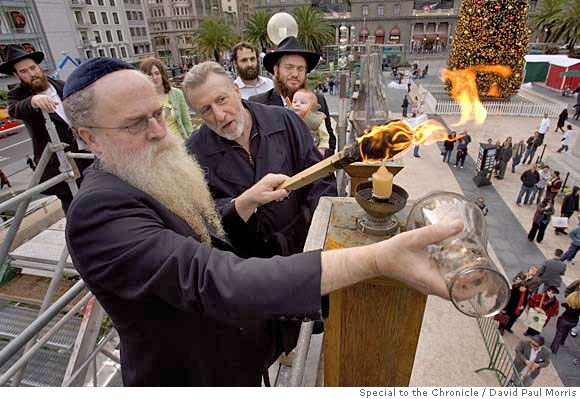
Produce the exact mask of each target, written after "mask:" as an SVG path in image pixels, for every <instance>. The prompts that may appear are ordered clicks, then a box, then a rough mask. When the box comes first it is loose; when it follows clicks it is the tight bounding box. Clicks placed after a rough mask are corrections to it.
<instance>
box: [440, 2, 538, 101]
mask: <svg viewBox="0 0 580 399" xmlns="http://www.w3.org/2000/svg"><path fill="white" fill-rule="evenodd" d="M527 22H528V1H527V0H509V1H504V0H464V1H462V2H461V9H460V12H459V22H458V24H457V28H456V30H455V36H454V39H453V40H454V41H453V49H452V51H451V55H450V56H449V66H448V68H449V69H450V70H456V69H468V68H470V67H474V66H478V65H506V66H509V67H510V68H511V69H512V74H511V76H509V77H508V78H502V77H499V76H497V75H495V74H492V73H489V72H477V79H476V81H477V88H478V91H479V95H480V97H481V98H486V97H499V98H508V97H509V96H511V95H513V94H515V93H516V92H517V91H518V89H519V87H520V85H521V83H522V71H523V67H524V62H525V61H524V56H525V55H526V53H527V47H528V42H529V37H530V31H529V29H528V26H527ZM450 88H451V84H450V83H449V82H448V83H447V90H448V91H450Z"/></svg>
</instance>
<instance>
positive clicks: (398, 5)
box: [393, 4, 401, 15]
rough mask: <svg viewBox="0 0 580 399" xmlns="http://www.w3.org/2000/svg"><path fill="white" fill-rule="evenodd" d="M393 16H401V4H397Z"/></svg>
mask: <svg viewBox="0 0 580 399" xmlns="http://www.w3.org/2000/svg"><path fill="white" fill-rule="evenodd" d="M393 15H401V5H400V4H395V7H394V8H393Z"/></svg>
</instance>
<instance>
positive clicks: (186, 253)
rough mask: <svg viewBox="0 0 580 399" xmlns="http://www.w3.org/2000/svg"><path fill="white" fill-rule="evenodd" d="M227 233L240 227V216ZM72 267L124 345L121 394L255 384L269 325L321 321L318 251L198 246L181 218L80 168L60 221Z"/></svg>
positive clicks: (232, 217)
mask: <svg viewBox="0 0 580 399" xmlns="http://www.w3.org/2000/svg"><path fill="white" fill-rule="evenodd" d="M226 219H227V220H228V222H227V223H224V224H225V225H226V226H229V228H232V227H236V228H241V229H243V228H244V224H243V222H242V221H241V219H240V218H239V217H238V216H237V214H229V215H226ZM66 239H67V245H68V248H69V250H70V255H71V258H72V260H73V263H74V265H75V267H76V268H77V270H78V271H79V274H80V275H81V277H82V278H83V280H84V281H85V282H86V283H87V286H88V287H89V289H90V290H91V291H92V292H93V293H94V294H95V295H96V297H97V299H98V300H99V302H100V303H101V305H102V306H103V308H104V309H105V311H106V312H107V314H108V315H109V316H110V317H111V319H112V321H113V324H114V325H115V328H116V329H117V331H118V332H119V335H120V337H121V365H122V374H123V382H124V384H125V385H127V386H220V385H221V386H238V385H259V384H260V376H261V371H262V369H263V367H264V362H268V361H270V360H271V359H269V356H270V355H271V353H272V352H271V348H270V345H271V342H269V339H270V338H271V336H270V335H269V332H268V330H267V326H268V323H269V321H268V320H270V321H271V320H276V319H278V318H279V317H282V316H287V317H292V318H297V319H303V318H304V317H309V318H314V319H316V318H319V316H320V273H321V269H320V252H319V251H313V252H308V253H304V254H298V255H294V256H293V257H290V258H281V257H279V258H277V259H276V260H271V259H257V258H254V259H249V260H245V259H243V258H240V257H238V256H236V255H234V254H233V253H231V252H226V251H224V250H222V249H227V248H229V246H228V244H227V243H226V242H224V241H222V240H219V239H214V242H213V245H212V246H208V245H206V244H200V242H199V241H198V237H197V236H196V234H195V233H194V232H193V231H192V229H191V228H190V227H189V225H188V224H187V223H186V222H185V221H184V220H183V219H181V218H179V217H178V216H176V215H175V214H174V213H172V212H170V211H169V210H168V209H167V208H166V207H164V206H163V205H162V204H161V203H159V202H158V201H157V200H155V199H154V198H153V197H151V196H150V195H148V194H147V193H145V192H143V191H141V190H138V189H136V188H135V187H133V186H131V185H129V184H128V183H126V182H124V181H123V180H121V179H119V178H117V177H116V176H114V175H112V174H109V173H106V172H104V171H101V170H98V169H97V168H95V167H91V168H89V169H87V173H86V175H85V180H84V182H83V185H82V186H81V188H80V191H79V193H78V195H77V196H76V197H75V199H74V200H73V203H72V204H71V207H70V209H69V212H68V214H67V226H66Z"/></svg>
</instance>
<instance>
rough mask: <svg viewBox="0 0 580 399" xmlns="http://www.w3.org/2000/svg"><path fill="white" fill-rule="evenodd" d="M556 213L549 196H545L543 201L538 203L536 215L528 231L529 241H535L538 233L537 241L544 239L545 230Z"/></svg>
mask: <svg viewBox="0 0 580 399" xmlns="http://www.w3.org/2000/svg"><path fill="white" fill-rule="evenodd" d="M553 214H554V204H552V201H551V200H550V199H549V198H544V200H543V201H542V202H540V204H539V205H538V208H537V209H536V212H535V213H534V217H533V220H532V228H531V229H530V231H529V232H528V241H534V238H536V234H537V235H538V237H537V238H536V242H537V243H538V244H540V243H541V242H542V240H543V239H544V232H545V231H546V228H547V227H548V223H550V218H551V217H552V215H553Z"/></svg>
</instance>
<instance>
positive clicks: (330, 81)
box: [328, 78, 334, 96]
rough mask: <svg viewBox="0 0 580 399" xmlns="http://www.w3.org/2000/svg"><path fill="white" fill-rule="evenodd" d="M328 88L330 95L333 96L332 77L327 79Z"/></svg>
mask: <svg viewBox="0 0 580 399" xmlns="http://www.w3.org/2000/svg"><path fill="white" fill-rule="evenodd" d="M328 90H329V91H330V95H331V96H333V95H334V79H333V78H330V80H329V81H328Z"/></svg>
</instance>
